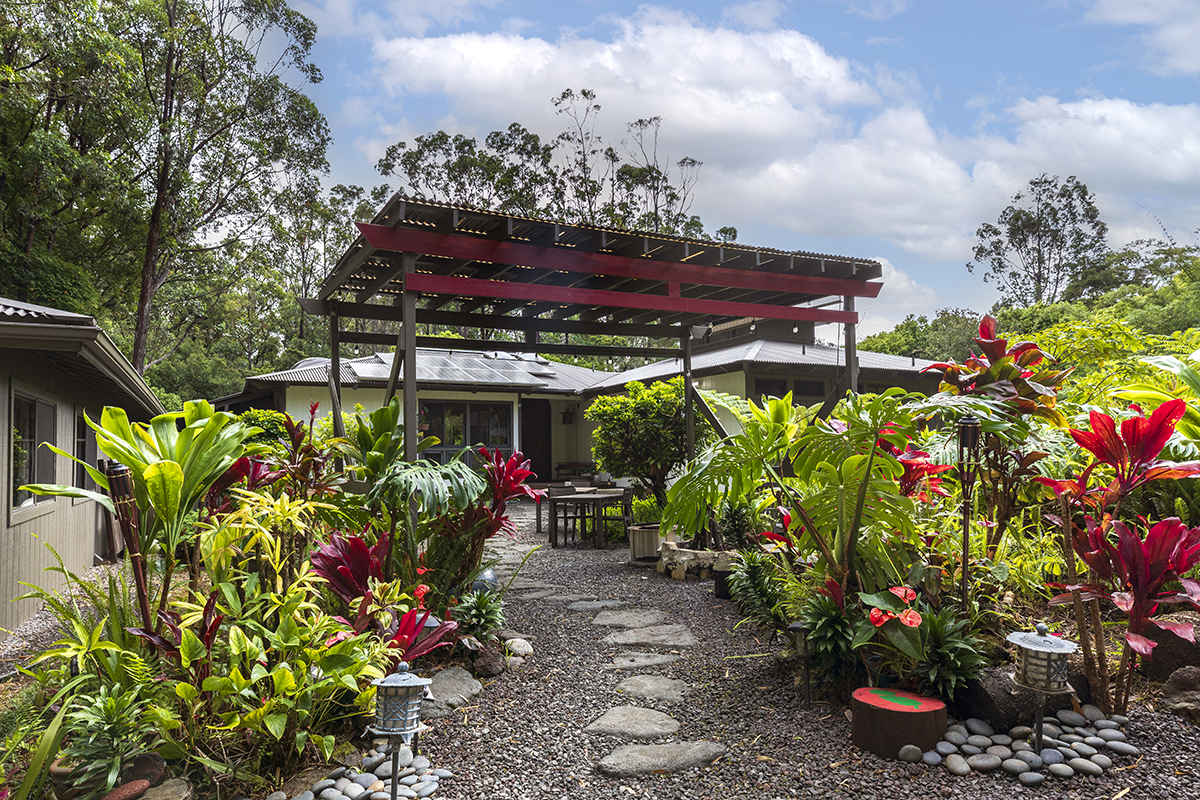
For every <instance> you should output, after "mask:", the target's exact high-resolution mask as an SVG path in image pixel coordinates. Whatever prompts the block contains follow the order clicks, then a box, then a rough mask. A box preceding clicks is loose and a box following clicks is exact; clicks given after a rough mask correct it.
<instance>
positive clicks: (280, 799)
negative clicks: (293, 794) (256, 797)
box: [267, 792, 288, 800]
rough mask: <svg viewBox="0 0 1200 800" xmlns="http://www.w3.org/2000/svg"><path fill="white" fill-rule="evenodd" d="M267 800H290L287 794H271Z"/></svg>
mask: <svg viewBox="0 0 1200 800" xmlns="http://www.w3.org/2000/svg"><path fill="white" fill-rule="evenodd" d="M267 800H288V796H287V792H271V793H270V794H269V795H267Z"/></svg>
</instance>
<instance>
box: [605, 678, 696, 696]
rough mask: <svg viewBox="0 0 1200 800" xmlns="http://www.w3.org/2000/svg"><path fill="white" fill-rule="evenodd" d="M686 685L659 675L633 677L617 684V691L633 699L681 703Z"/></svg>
mask: <svg viewBox="0 0 1200 800" xmlns="http://www.w3.org/2000/svg"><path fill="white" fill-rule="evenodd" d="M687 688H688V685H687V684H686V683H684V682H683V681H677V680H674V679H672V678H664V677H662V676H661V675H634V676H633V677H630V678H626V679H625V680H623V681H621V682H620V683H618V684H617V691H618V692H620V693H621V694H628V695H632V696H634V697H645V698H647V699H649V700H661V701H662V702H664V703H682V702H683V693H684V692H686V691H687Z"/></svg>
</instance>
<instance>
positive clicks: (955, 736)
mask: <svg viewBox="0 0 1200 800" xmlns="http://www.w3.org/2000/svg"><path fill="white" fill-rule="evenodd" d="M942 738H943V739H945V740H946V741H947V742H949V743H950V744H953V745H958V746H959V747H961V746H962V745H964V744H966V743H967V737H966V736H964V735H963V734H961V733H959V732H958V731H946V735H945V736H943V737H942Z"/></svg>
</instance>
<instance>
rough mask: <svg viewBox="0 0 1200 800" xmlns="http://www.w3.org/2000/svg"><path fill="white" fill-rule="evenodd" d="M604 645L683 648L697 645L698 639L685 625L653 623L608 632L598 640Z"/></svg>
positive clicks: (698, 643)
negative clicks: (649, 625) (651, 624)
mask: <svg viewBox="0 0 1200 800" xmlns="http://www.w3.org/2000/svg"><path fill="white" fill-rule="evenodd" d="M600 644H602V645H605V646H606V647H666V648H670V649H672V650H685V649H688V648H692V647H698V646H699V645H700V640H699V639H697V638H696V637H695V635H693V634H692V632H691V631H690V630H688V629H687V626H685V625H653V626H651V627H649V628H634V629H632V630H627V631H620V632H618V633H610V634H609V635H608V636H605V637H604V638H603V639H601V640H600Z"/></svg>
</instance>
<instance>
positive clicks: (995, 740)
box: [991, 733, 1013, 747]
mask: <svg viewBox="0 0 1200 800" xmlns="http://www.w3.org/2000/svg"><path fill="white" fill-rule="evenodd" d="M991 739H992V744H999V745H1003V746H1004V747H1008V746H1009V745H1010V744H1012V743H1013V737H1011V736H1008V735H1007V734H1003V733H993V734H992V736H991Z"/></svg>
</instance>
